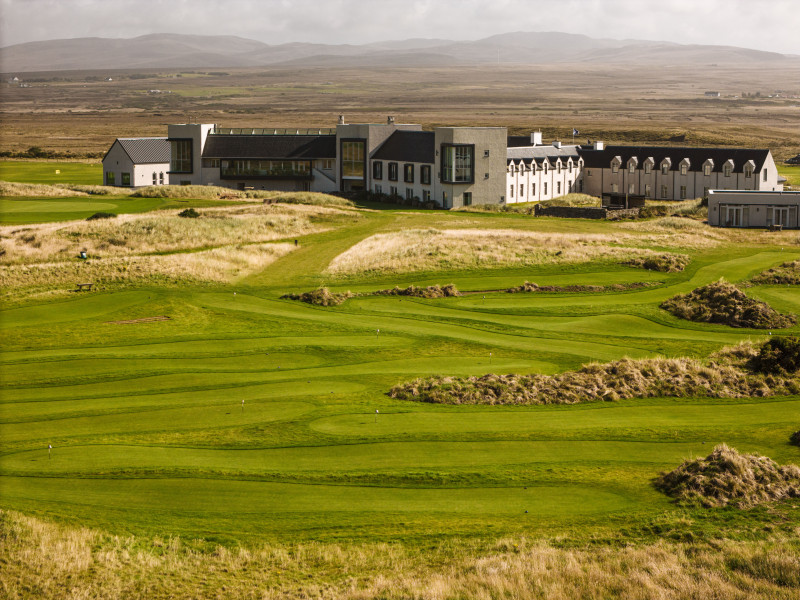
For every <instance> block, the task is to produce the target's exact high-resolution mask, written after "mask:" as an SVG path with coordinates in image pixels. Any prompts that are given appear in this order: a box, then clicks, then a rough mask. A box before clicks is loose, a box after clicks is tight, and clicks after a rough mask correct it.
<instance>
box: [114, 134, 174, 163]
mask: <svg viewBox="0 0 800 600" xmlns="http://www.w3.org/2000/svg"><path fill="white" fill-rule="evenodd" d="M117 142H118V143H119V145H120V146H122V149H123V150H124V151H125V153H126V154H127V155H128V156H130V158H131V160H132V161H133V163H134V164H137V165H146V164H154V163H168V162H169V159H170V146H169V142H168V141H167V138H117ZM112 147H113V146H112Z"/></svg>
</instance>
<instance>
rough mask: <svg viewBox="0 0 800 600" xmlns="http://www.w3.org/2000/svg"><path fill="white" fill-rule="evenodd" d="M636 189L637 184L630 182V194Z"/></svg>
mask: <svg viewBox="0 0 800 600" xmlns="http://www.w3.org/2000/svg"><path fill="white" fill-rule="evenodd" d="M635 189H636V185H635V184H633V183H631V184H628V193H629V194H633V193H634V190H635Z"/></svg>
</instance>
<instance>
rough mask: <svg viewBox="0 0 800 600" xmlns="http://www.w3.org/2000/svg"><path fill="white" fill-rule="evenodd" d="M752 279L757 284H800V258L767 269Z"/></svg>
mask: <svg viewBox="0 0 800 600" xmlns="http://www.w3.org/2000/svg"><path fill="white" fill-rule="evenodd" d="M750 281H751V282H752V283H754V284H756V285H800V260H794V261H791V262H785V263H783V264H782V265H779V266H777V267H773V268H772V269H767V270H766V271H763V272H761V273H759V274H758V275H756V276H755V277H753V278H752V279H751V280H750Z"/></svg>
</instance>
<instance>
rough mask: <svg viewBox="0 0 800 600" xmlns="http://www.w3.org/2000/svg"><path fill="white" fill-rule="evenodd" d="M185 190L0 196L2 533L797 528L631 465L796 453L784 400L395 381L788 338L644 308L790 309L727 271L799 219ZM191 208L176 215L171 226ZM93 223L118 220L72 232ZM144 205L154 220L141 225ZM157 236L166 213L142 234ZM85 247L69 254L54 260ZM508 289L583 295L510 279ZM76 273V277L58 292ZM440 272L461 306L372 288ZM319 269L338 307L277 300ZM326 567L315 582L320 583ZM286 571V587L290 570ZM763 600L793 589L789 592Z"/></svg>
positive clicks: (224, 541)
mask: <svg viewBox="0 0 800 600" xmlns="http://www.w3.org/2000/svg"><path fill="white" fill-rule="evenodd" d="M20 177H22V178H24V174H23V175H20ZM33 183H38V181H33ZM77 183H83V182H82V181H80V182H77ZM170 202H171V201H170ZM181 202H182V203H180V204H177V203H172V204H171V203H169V202H168V199H164V198H161V199H147V198H127V197H113V199H111V200H109V199H108V198H105V197H104V196H85V197H64V198H58V197H19V198H4V199H3V201H2V204H0V209H2V215H1V216H0V218H1V219H2V221H1V222H2V227H0V229H2V233H3V240H2V241H3V243H4V244H8V245H7V246H4V252H3V256H2V259H3V261H4V262H3V263H2V265H0V272H2V273H3V275H2V277H3V279H4V280H5V281H6V284H4V288H5V289H4V291H3V299H4V306H3V309H2V311H1V312H0V330H1V331H0V335H2V340H3V342H2V354H1V355H0V373H2V389H3V391H2V400H0V440H2V442H0V507H2V510H3V511H4V517H3V518H4V522H5V523H6V526H8V527H10V525H8V523H9V522H10V521H9V519H23V518H33V519H35V520H36V522H37V523H47V524H49V525H48V526H52V527H59V528H60V527H63V528H66V529H67V530H70V531H71V530H75V529H80V528H88V529H90V530H93V531H95V530H96V531H101V532H103V535H109V536H118V537H117V538H116V539H118V540H119V539H127V538H130V539H134V538H135V539H137V540H140V541H137V542H136V544H140V545H141V546H142V547H146V546H147V547H150V548H152V545H150V546H148V544H149V542H146V541H141V540H153V539H180V540H183V541H184V543H185V544H186V545H187V546H190V547H192V548H194V549H196V551H197V552H201V553H202V552H213V551H215V550H214V549H215V548H217V549H219V548H223V549H225V548H227V549H232V548H254V547H258V546H259V545H264V544H268V545H274V546H281V545H284V546H285V545H291V544H312V543H313V544H339V545H342V546H343V547H345V548H354V547H357V546H359V545H363V544H376V543H382V544H388V545H389V546H392V547H393V546H394V545H401V546H402V547H404V548H406V549H407V550H406V552H411V553H413V552H415V551H420V552H421V551H422V550H421V549H425V548H433V547H437V548H439V550H437V552H439V554H437V555H436V556H438V558H437V559H436V560H439V561H441V562H442V564H444V563H446V562H447V560H449V559H448V558H447V557H450V558H452V554H447V552H444V554H442V552H443V551H442V550H441V544H448V543H449V544H453V545H454V547H455V546H458V545H459V544H461V545H462V546H459V547H461V548H462V550H459V551H458V552H466V550H463V547H464V546H463V545H464V544H467V545H470V544H472V546H470V548H471V550H470V552H472V553H473V554H474V555H476V556H482V555H484V554H485V553H486V552H488V550H487V548H491V549H493V550H492V552H496V551H497V549H496V546H495V545H494V544H496V543H497V540H501V539H505V540H529V543H533V542H530V541H531V540H561V542H562V544H563V547H574V548H584V547H586V545H587V544H594V543H597V544H600V545H602V544H604V543H607V544H608V546H607V547H615V546H616V545H618V544H619V543H621V542H620V539H622V538H621V536H623V533H622V532H624V535H625V536H629V537H628V540H627V542H625V543H631V544H634V545H635V544H651V543H655V542H657V541H658V540H659V539H661V538H664V537H665V536H667V537H669V536H668V534H667V533H664V532H672V533H674V536H673V541H674V542H675V543H676V544H677V543H679V542H680V543H682V542H686V541H688V540H690V539H691V540H698V539H700V540H710V539H743V540H748V541H750V542H754V543H756V542H758V543H760V542H759V540H767V542H764V543H769V539H772V538H769V537H768V536H770V535H779V534H780V535H784V534H785V535H786V536H789V537H791V535H793V534H794V533H796V532H797V531H798V527H800V515H799V514H798V513H800V510H797V509H798V508H800V502H798V500H797V499H795V500H789V501H785V502H783V503H780V504H778V505H776V507H775V508H774V509H765V508H755V509H751V510H740V509H735V508H725V509H704V508H700V507H687V506H683V505H679V504H676V502H675V501H674V500H673V499H672V498H670V497H668V496H667V495H665V494H663V493H662V492H660V491H658V490H657V489H656V488H655V487H654V486H653V483H652V482H653V480H654V478H656V477H657V476H658V475H659V474H660V473H662V472H664V471H669V470H671V469H674V468H675V467H677V466H678V465H680V464H681V462H682V461H684V460H685V459H690V458H692V457H699V456H705V455H707V454H709V453H710V452H711V450H712V449H713V448H714V447H715V446H716V445H717V444H721V443H725V444H727V445H728V446H731V447H734V448H736V449H737V450H739V451H740V452H747V453H758V454H761V455H765V456H768V457H770V458H771V459H773V460H775V461H776V462H777V463H780V464H787V463H794V464H798V463H800V448H798V447H797V446H794V445H791V444H790V443H789V438H790V436H791V435H792V433H793V432H795V431H797V430H798V429H800V396H792V395H789V396H786V395H772V396H769V395H765V396H758V397H746V398H741V397H739V398H728V397H713V396H707V397H691V396H689V397H648V398H622V399H609V400H606V401H592V402H578V403H575V404H543V405H517V406H515V405H502V406H500V405H479V404H475V405H448V404H432V403H427V402H415V401H408V400H400V399H393V398H391V397H390V396H389V391H390V390H391V389H392V388H393V386H396V385H399V384H403V383H405V382H408V381H411V380H414V379H417V378H424V377H429V376H444V377H458V378H467V377H471V376H482V375H486V374H490V373H494V374H532V373H533V374H545V375H557V374H561V373H566V372H568V371H575V370H578V369H580V368H581V366H582V365H586V364H590V363H609V362H613V361H619V360H621V359H623V358H625V357H628V358H631V359H648V358H667V359H670V358H691V359H696V360H699V361H702V362H703V363H706V362H708V361H709V360H711V358H712V357H713V356H714V355H715V353H718V352H720V351H721V350H722V349H723V348H726V347H731V346H736V345H737V344H740V343H742V342H749V343H752V344H753V345H754V346H756V347H758V346H759V345H760V344H763V343H764V342H765V341H766V340H768V339H769V338H770V337H771V336H774V335H778V334H780V335H798V333H800V327H799V326H797V325H794V326H792V327H789V328H787V329H782V330H780V331H769V330H761V329H758V330H757V329H745V328H734V327H729V326H726V325H722V324H713V323H697V322H692V321H688V320H684V319H680V318H678V317H676V316H674V315H672V314H670V313H669V312H667V311H665V310H664V309H662V308H660V304H661V303H662V302H664V301H665V300H667V299H668V298H671V297H673V296H675V295H676V294H683V293H687V292H690V291H692V290H694V289H696V288H699V287H701V286H705V285H708V284H710V283H713V282H716V281H718V280H720V279H725V280H726V281H728V282H731V283H735V284H740V285H743V286H745V287H743V289H745V291H746V293H747V295H748V296H750V297H752V298H755V299H758V300H761V301H764V302H767V303H769V305H770V306H772V307H773V308H774V309H775V310H777V311H779V312H780V313H783V314H790V315H800V291H799V290H798V288H797V286H786V285H756V284H752V285H751V284H749V283H748V282H749V280H750V279H751V278H753V277H754V276H756V275H758V274H759V273H762V272H764V271H766V270H768V269H770V268H773V267H776V266H778V265H781V264H783V263H787V262H790V261H795V260H799V259H800V239H799V238H798V236H797V233H796V232H790V231H784V232H768V231H763V230H714V229H712V228H709V227H708V226H707V225H706V224H705V223H704V222H703V219H702V215H701V216H696V215H695V216H691V215H690V216H688V217H687V216H681V217H674V216H670V215H669V214H667V215H666V216H656V217H653V218H650V219H643V220H637V221H618V222H616V221H615V222H611V221H588V220H577V219H556V218H547V217H539V218H537V217H533V216H532V215H527V214H516V213H513V212H488V211H483V212H482V211H479V210H474V211H450V212H444V211H425V210H412V209H410V208H405V207H398V206H390V205H379V204H371V203H356V204H355V205H352V206H350V205H346V206H344V205H336V204H332V205H329V206H326V205H307V204H302V203H301V204H294V205H292V204H282V203H281V202H280V201H278V202H277V203H274V204H264V203H262V202H261V201H260V200H259V201H258V202H249V203H245V202H244V201H241V202H238V201H229V202H227V203H226V202H225V201H214V202H211V201H209V200H207V199H206V200H202V199H201V200H196V201H195V200H188V201H181ZM148 203H150V204H148ZM190 206H194V207H196V209H197V211H198V212H199V213H200V217H199V218H197V219H180V218H179V217H177V216H176V215H177V212H178V210H180V209H182V208H186V207H190ZM126 207H127V208H126ZM97 211H110V212H113V213H116V214H119V216H118V217H117V218H116V219H107V220H105V221H103V222H102V223H101V224H99V225H94V224H93V223H94V222H92V224H87V222H86V221H83V219H85V218H86V216H88V215H90V214H92V213H94V212H97ZM226 211H227V212H226ZM236 211H238V212H236ZM248 211H249V212H248ZM123 213H129V214H123ZM251 217H252V218H258V219H262V218H263V219H265V220H264V221H263V224H262V225H260V226H259V228H258V230H256V229H253V230H252V231H250V230H245V229H236V230H235V231H237V232H238V231H244V232H245V233H242V234H239V233H236V234H231V235H229V236H228V237H226V238H224V239H223V237H220V238H219V239H218V240H217V241H214V240H211V241H209V240H210V238H209V237H208V236H211V235H219V236H223V234H222V233H219V234H217V233H213V232H211V229H207V230H206V229H202V228H203V227H206V228H210V227H211V226H212V225H214V224H218V223H219V224H222V223H233V225H230V227H234V226H238V224H239V223H240V221H241V222H244V221H245V220H246V219H248V218H251ZM146 219H149V221H147V222H146V225H147V227H149V229H148V230H147V231H148V232H149V233H148V237H142V238H138V237H136V234H135V231H134V230H135V229H136V228H137V227H140V226H142V227H144V225H141V224H142V223H145V221H144V220H146ZM226 219H227V220H226ZM209 223H211V224H212V225H209ZM176 224H177V225H176ZM162 225H163V227H164V228H168V227H177V226H178V225H180V226H181V227H184V226H185V227H187V228H189V229H185V230H184V229H182V230H181V232H180V233H179V234H175V235H174V236H173V237H169V236H167V234H164V237H163V238H159V237H158V235H159V227H162ZM215 226H216V225H215ZM228 226H229V225H225V227H228ZM220 227H221V225H220ZM241 227H242V228H246V227H247V226H246V225H241ZM191 228H195V229H191ZM198 228H199V229H198ZM136 231H138V230H136ZM226 231H227V230H226ZM232 231H234V230H232ZM209 232H210V233H209ZM224 235H228V234H227V233H225V234H224ZM25 236H27V237H25ZM59 236H60V237H59ZM104 236H105V237H104ZM125 236H127V237H125ZM247 236H252V237H247ZM30 239H33V240H34V241H30ZM106 239H107V240H117V241H112V242H111V243H110V244H109V243H106V244H103V243H102V241H103V240H106ZM215 239H216V238H215ZM25 240H29V241H25ZM52 240H57V241H58V245H53V246H52V248H51V246H50V244H51V242H52ZM120 240H121V241H120ZM73 242H74V244H75V245H74V246H73V245H70V244H73ZM37 243H39V246H37V245H36V244H37ZM52 243H53V244H55V242H52ZM15 244H16V245H15ZM137 244H139V245H138V246H137ZM62 247H63V248H66V250H63V251H62V250H61V248H62ZM84 247H87V248H88V249H89V250H88V251H89V259H88V260H82V259H80V258H79V257H78V253H77V252H78V250H82V249H83V248H84ZM364 248H366V250H363V249H364ZM256 251H258V252H259V254H255V252H256ZM456 253H458V255H456ZM663 253H672V254H681V255H686V256H688V258H689V261H688V266H686V268H685V269H684V270H682V271H676V272H659V271H651V270H646V269H643V268H639V267H636V266H631V265H630V264H628V261H629V259H630V258H631V257H634V258H635V257H638V256H651V255H656V254H663ZM204 257H205V258H204ZM212 258H213V261H214V262H213V263H210V262H209V263H202V265H203V267H202V269H201V268H200V266H198V265H200V264H201V263H200V262H199V261H204V260H208V261H210V260H212ZM167 261H171V262H167ZM179 261H195V262H192V263H191V264H192V265H193V266H192V267H191V268H189V267H185V264H188V263H184V262H179ZM226 261H227V262H226ZM111 264H113V265H114V267H113V270H109V269H111V267H109V266H108V265H111ZM137 265H138V266H137ZM167 265H168V266H169V268H167ZM209 265H211V266H209ZM393 265H394V266H393ZM137 269H138V270H137ZM182 269H183V270H182ZM526 281H529V282H535V283H536V284H537V285H539V286H555V287H556V288H558V286H562V289H563V288H566V286H583V288H581V289H582V290H583V291H552V292H550V291H537V292H519V293H509V292H508V291H506V290H507V289H508V288H512V287H514V286H519V285H521V284H523V283H524V282H526ZM79 283H92V284H93V285H92V286H90V287H91V289H88V290H84V291H78V290H77V289H76V285H77V284H79ZM446 284H454V285H455V287H456V288H457V290H459V292H460V294H461V295H459V296H455V297H444V298H425V297H412V296H403V295H376V294H375V292H377V291H380V290H387V289H392V288H395V287H399V288H406V287H408V286H412V285H414V286H423V287H424V286H432V285H446ZM320 287H326V288H328V289H330V290H331V291H332V292H337V293H342V292H348V291H349V292H352V293H353V296H352V297H350V298H349V299H347V300H345V301H343V302H342V303H341V304H338V305H335V306H319V305H314V304H309V303H305V302H301V301H297V300H291V299H286V298H282V296H283V295H285V294H289V293H301V292H308V291H312V290H315V289H317V288H320ZM709 368H713V367H709ZM770 510H772V511H774V512H770ZM9 515H12V516H9ZM658 523H660V524H661V525H660V526H659V527H660V528H659V527H656V526H655V525H654V524H658ZM767 526H768V527H769V529H767ZM669 535H672V534H669ZM131 536H132V537H131ZM687 536H688V537H687ZM765 536H767V537H765ZM603 540H605V541H603ZM98 543H99V542H98ZM515 543H517V542H515ZM519 543H520V544H521V543H522V542H519ZM772 543H777V542H775V541H774V540H773V542H772ZM723 545H724V544H723ZM359 547H360V546H359ZM9 548H10V546H9ZM415 549H416V550H415ZM6 552H10V550H7V551H6ZM159 552H162V550H159ZM376 552H378V551H376ZM453 552H455V551H453ZM378 553H380V552H378ZM365 560H366V559H365ZM409 560H411V559H409ZM795 560H796V555H795ZM412 562H413V561H412ZM15 564H16V563H15ZM792 564H794V563H792ZM384 567H387V565H384ZM276 568H277V567H276ZM381 568H383V567H381ZM403 568H405V567H403ZM326 569H327V567H326V568H323V567H320V568H319V570H318V578H319V580H318V581H325V582H329V584H330V585H331V586H333V587H335V586H337V585H339V584H340V583H341V581H342V580H341V578H340V575H338V574H334V572H333V570H326ZM331 569H332V568H331ZM376 569H377V567H376ZM387 570H388V571H391V570H392V568H391V567H390V566H388V567H387ZM401 570H402V569H401ZM198 572H199V571H198ZM368 572H370V571H369V569H366V568H365V570H364V571H362V572H361V573H360V574H359V575H357V577H361V576H364V577H367V575H366V574H367V573H368ZM404 572H405V571H404ZM373 574H374V573H373ZM84 575H85V574H84ZM85 576H86V577H89V576H88V575H85ZM220 577H222V575H221V574H220V573H217V575H215V576H214V578H212V580H211V582H210V583H209V582H206V583H200V575H197V580H196V581H195V580H192V581H193V583H191V585H189V584H187V586H188V587H186V589H187V590H190V591H188V592H186V594H187V597H189V596H191V594H192V593H193V592H191V590H195V592H194V593H197V590H206V591H207V590H210V589H212V588H213V589H218V588H216V587H213V586H218V585H221V583H220V582H221V581H222V580H221V579H219V578H220ZM276 577H277V575H276ZM286 577H287V578H288V579H286V580H285V581H289V582H290V583H291V584H292V585H294V584H295V583H296V582H297V580H298V578H299V577H300V576H299V575H297V576H293V575H291V574H288V575H286ZM369 577H372V575H369ZM190 579H191V577H190ZM278 579H280V578H278ZM164 581H166V579H162V585H167V584H165V583H164ZM281 581H283V580H281ZM792 581H794V580H792ZM351 583H352V582H351ZM790 583H791V582H790ZM194 585H196V586H199V587H192V586H194ZM203 585H208V586H212V587H208V588H205V587H203ZM228 585H232V584H231V583H228ZM276 585H278V587H280V585H282V584H281V582H280V581H279V582H278V583H276ZM287 585H288V584H287ZM342 585H344V584H342ZM347 585H351V584H350V583H348V584H347ZM353 585H355V584H353ZM359 585H360V584H359ZM387 585H388V584H387ZM742 585H744V584H742ZM764 585H767V584H766V583H765V584H764ZM770 585H772V584H770ZM776 585H777V584H776ZM792 585H794V584H792ZM333 587H332V588H331V589H333ZM165 589H166V588H165ZM231 589H234V590H235V589H236V588H229V590H231ZM769 589H772V588H769ZM775 589H776V590H778V592H780V594H783V595H780V594H779V595H777V596H773V597H781V598H782V597H787V598H788V597H791V594H792V593H794V592H796V590H797V587H791V585H788V586H786V585H784V586H780V585H777V587H775ZM151 591H152V590H151ZM220 593H221V594H223V595H224V592H220ZM465 593H466V592H465ZM236 594H238V592H236V593H233V592H232V593H231V595H232V597H233V596H235V597H249V596H246V594H244V593H243V592H242V593H241V594H240V595H236ZM179 595H180V594H179ZM180 597H183V596H180ZM259 597H260V596H259ZM342 597H344V596H342ZM347 597H349V596H347ZM354 597H355V596H354ZM365 597H366V596H365ZM370 597H371V596H370ZM386 597H390V596H388V595H387V596H386ZM391 597H394V596H391ZM426 597H427V596H426ZM443 597H444V596H443ZM446 597H450V596H446ZM487 597H488V596H487ZM598 597H601V596H598ZM720 597H721V596H720ZM731 597H734V596H731ZM737 597H738V596H737ZM742 597H744V596H742Z"/></svg>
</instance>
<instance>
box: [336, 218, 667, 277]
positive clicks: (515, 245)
mask: <svg viewBox="0 0 800 600" xmlns="http://www.w3.org/2000/svg"><path fill="white" fill-rule="evenodd" d="M655 254H656V253H655V252H654V251H652V250H649V249H647V248H642V247H640V243H639V241H638V240H637V238H636V237H635V236H627V235H624V234H622V235H620V234H573V233H546V232H534V231H519V230H513V229H409V230H403V231H398V232H393V233H382V234H376V235H373V236H371V237H369V238H367V239H365V240H363V241H361V242H359V243H358V244H356V245H354V246H353V247H351V248H350V249H348V250H347V251H346V252H343V253H342V254H340V255H339V256H337V257H336V258H334V259H333V261H331V263H330V265H328V268H327V271H326V272H327V273H328V274H330V275H352V274H357V273H371V272H374V273H388V272H397V273H407V272H413V271H432V270H440V269H473V268H493V267H510V266H532V265H542V264H559V263H565V264H566V263H585V262H594V261H606V262H622V261H627V260H632V259H635V258H644V257H648V256H651V255H655Z"/></svg>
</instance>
